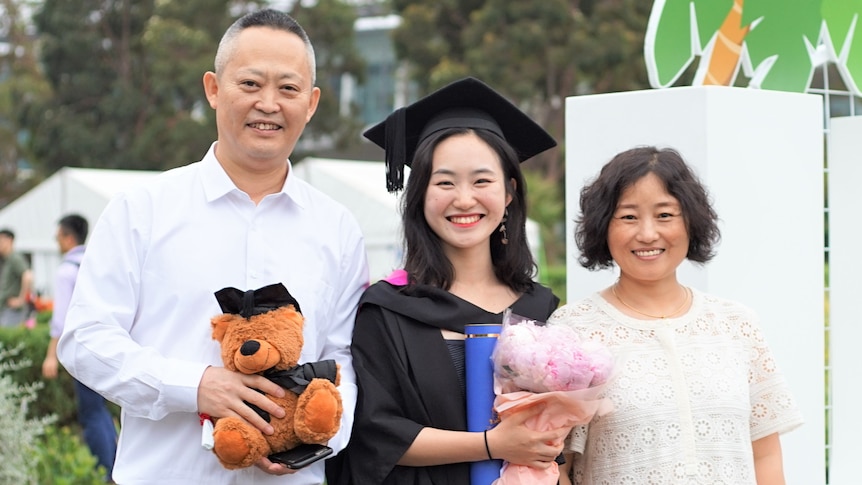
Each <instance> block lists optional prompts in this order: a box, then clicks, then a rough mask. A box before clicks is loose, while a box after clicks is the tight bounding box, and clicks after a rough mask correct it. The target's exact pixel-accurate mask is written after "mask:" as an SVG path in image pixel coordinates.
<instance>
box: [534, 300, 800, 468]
mask: <svg viewBox="0 0 862 485" xmlns="http://www.w3.org/2000/svg"><path fill="white" fill-rule="evenodd" d="M692 295H693V298H692V307H691V309H690V310H689V311H688V312H687V313H686V314H685V315H683V316H681V317H679V318H672V319H666V320H639V319H635V318H631V317H629V316H627V315H625V314H623V313H622V312H620V311H619V310H617V309H616V308H615V307H613V306H612V305H611V304H609V303H608V302H607V301H606V300H605V299H604V298H603V297H602V296H601V295H599V294H598V293H596V294H594V295H593V296H591V297H588V298H585V299H583V300H581V301H579V302H577V303H573V304H569V305H565V306H563V307H561V308H559V309H557V311H555V312H554V314H553V315H551V317H550V319H549V321H548V323H549V324H563V325H569V326H571V327H574V328H575V329H576V330H578V331H579V332H580V333H581V334H582V335H584V336H585V337H587V338H592V339H596V340H599V341H601V342H603V343H604V344H605V345H607V346H608V347H609V348H610V350H611V351H612V352H613V353H614V355H615V356H616V358H617V362H616V373H615V375H614V377H613V378H612V380H611V382H610V383H609V385H608V388H607V390H606V392H605V396H607V397H609V398H610V399H611V400H612V401H613V404H614V411H613V412H611V413H609V414H607V415H605V416H602V417H597V418H595V419H594V420H593V421H592V422H591V423H590V424H589V425H588V426H581V427H578V428H575V430H574V431H573V432H572V435H571V437H570V440H569V443H568V444H567V446H568V448H569V450H570V451H574V452H579V453H582V454H583V455H582V456H580V457H578V459H576V460H575V464H574V467H573V468H574V470H573V473H574V483H576V484H596V485H605V484H607V485H629V484H631V485H635V484H637V485H642V484H661V485H667V484H710V485H719V484H727V485H741V484H754V483H755V477H754V463H753V459H752V451H751V442H752V441H754V440H757V439H759V438H763V437H765V436H768V435H770V434H773V433H776V432H778V433H783V432H786V431H790V430H791V429H794V428H796V427H797V426H799V425H801V424H802V415H801V414H800V412H799V409H798V408H797V407H796V405H795V403H794V401H793V397H792V396H791V394H790V391H789V389H788V387H787V385H786V383H785V381H784V379H783V377H782V375H781V374H780V373H779V371H778V369H777V367H776V364H775V361H774V360H773V357H772V353H771V352H770V350H769V347H768V346H767V344H766V342H765V341H764V338H763V335H762V334H761V331H760V328H759V326H758V323H757V317H756V315H755V314H754V312H753V311H751V310H750V309H748V308H746V307H744V306H742V305H740V304H738V303H735V302H732V301H727V300H723V299H719V298H716V297H714V296H711V295H707V294H704V293H701V292H699V291H696V290H692Z"/></svg>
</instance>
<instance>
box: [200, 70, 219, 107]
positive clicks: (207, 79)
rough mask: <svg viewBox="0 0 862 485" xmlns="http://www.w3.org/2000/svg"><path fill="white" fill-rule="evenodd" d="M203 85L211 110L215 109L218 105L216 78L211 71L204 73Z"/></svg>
mask: <svg viewBox="0 0 862 485" xmlns="http://www.w3.org/2000/svg"><path fill="white" fill-rule="evenodd" d="M203 83H204V94H206V97H207V101H209V103H210V107H211V108H212V109H216V106H217V105H218V76H216V73H214V72H212V71H207V72H205V73H204V78H203Z"/></svg>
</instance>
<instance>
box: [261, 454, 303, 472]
mask: <svg viewBox="0 0 862 485" xmlns="http://www.w3.org/2000/svg"><path fill="white" fill-rule="evenodd" d="M254 466H256V467H258V468H260V469H261V470H263V471H265V472H266V473H269V474H270V475H293V474H294V473H296V472H298V471H299V470H292V469H290V468H288V467H287V466H285V465H282V464H281V463H273V462H271V461H269V459H268V458H267V457H265V456H264V457H263V458H261V459H260V460H258V462H257V463H255V464H254Z"/></svg>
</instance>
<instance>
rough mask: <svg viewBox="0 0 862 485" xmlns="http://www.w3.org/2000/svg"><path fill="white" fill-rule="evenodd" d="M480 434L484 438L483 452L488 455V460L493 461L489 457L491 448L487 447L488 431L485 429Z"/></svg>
mask: <svg viewBox="0 0 862 485" xmlns="http://www.w3.org/2000/svg"><path fill="white" fill-rule="evenodd" d="M482 434H483V435H484V436H485V451H486V452H487V453H488V459H489V460H493V459H494V457H492V456H491V448H489V447H488V430H487V429H486V430H485V432H484V433H482Z"/></svg>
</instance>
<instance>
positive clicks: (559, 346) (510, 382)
mask: <svg viewBox="0 0 862 485" xmlns="http://www.w3.org/2000/svg"><path fill="white" fill-rule="evenodd" d="M513 317H515V318H516V319H519V320H515V323H512V322H510V323H508V324H505V325H504V326H503V331H502V333H501V334H500V337H499V338H498V339H497V345H496V347H495V349H494V353H493V355H492V357H491V358H492V359H493V361H494V370H495V374H496V377H497V378H498V379H499V383H500V384H501V386H502V389H503V392H512V391H518V390H523V391H530V392H548V391H575V390H579V389H586V388H588V387H592V386H596V385H599V384H602V383H604V382H605V381H606V380H607V378H608V375H609V374H610V371H611V369H612V368H613V357H612V356H611V353H610V351H608V349H607V348H606V347H605V346H603V345H602V344H600V343H598V342H594V341H590V340H583V339H581V337H580V336H579V335H578V333H577V332H575V330H573V329H572V328H571V327H567V326H564V325H552V326H546V325H540V324H537V323H536V322H535V321H532V320H527V319H523V318H522V317H517V316H513Z"/></svg>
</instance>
